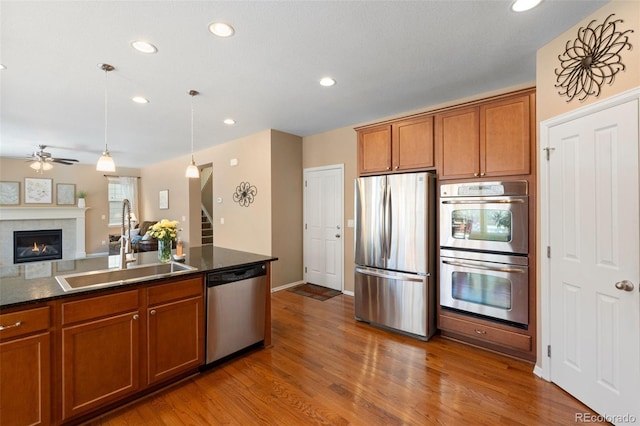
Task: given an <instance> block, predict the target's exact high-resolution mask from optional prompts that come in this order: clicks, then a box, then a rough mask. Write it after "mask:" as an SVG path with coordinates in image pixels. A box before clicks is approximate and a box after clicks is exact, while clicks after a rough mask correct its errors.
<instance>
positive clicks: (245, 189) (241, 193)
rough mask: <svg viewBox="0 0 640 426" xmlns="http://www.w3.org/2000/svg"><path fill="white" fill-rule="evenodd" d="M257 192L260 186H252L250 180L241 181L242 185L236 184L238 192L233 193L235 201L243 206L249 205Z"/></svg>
mask: <svg viewBox="0 0 640 426" xmlns="http://www.w3.org/2000/svg"><path fill="white" fill-rule="evenodd" d="M257 194H258V188H256V187H255V186H251V184H250V183H249V182H240V185H238V186H236V192H234V193H233V201H235V202H236V203H238V204H240V205H241V206H242V207H249V204H251V203H253V200H254V199H255V197H256V195H257Z"/></svg>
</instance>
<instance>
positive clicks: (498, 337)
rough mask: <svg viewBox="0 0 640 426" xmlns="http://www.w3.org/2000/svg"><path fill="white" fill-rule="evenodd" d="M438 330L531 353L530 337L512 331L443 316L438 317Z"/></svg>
mask: <svg viewBox="0 0 640 426" xmlns="http://www.w3.org/2000/svg"><path fill="white" fill-rule="evenodd" d="M440 328H441V329H442V330H444V331H451V332H453V333H459V334H464V335H466V336H469V337H473V338H474V339H477V340H483V341H486V342H490V343H494V344H497V345H501V346H506V347H510V348H513V349H518V350H521V351H527V352H529V351H531V336H527V335H525V334H520V333H514V332H512V331H508V330H502V329H499V328H494V327H490V326H486V325H482V324H478V323H475V322H472V321H466V320H463V319H458V318H452V317H448V316H444V315H441V316H440Z"/></svg>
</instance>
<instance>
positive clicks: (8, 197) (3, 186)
mask: <svg viewBox="0 0 640 426" xmlns="http://www.w3.org/2000/svg"><path fill="white" fill-rule="evenodd" d="M0 204H1V205H13V204H20V182H0Z"/></svg>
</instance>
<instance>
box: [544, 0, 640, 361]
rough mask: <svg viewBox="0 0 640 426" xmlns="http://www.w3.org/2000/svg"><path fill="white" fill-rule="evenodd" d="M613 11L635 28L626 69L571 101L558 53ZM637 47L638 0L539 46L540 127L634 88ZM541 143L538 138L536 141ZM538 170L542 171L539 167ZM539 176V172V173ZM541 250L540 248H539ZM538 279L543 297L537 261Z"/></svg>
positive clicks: (638, 81) (612, 6)
mask: <svg viewBox="0 0 640 426" xmlns="http://www.w3.org/2000/svg"><path fill="white" fill-rule="evenodd" d="M612 13H614V14H615V16H614V18H615V19H622V20H623V21H624V22H622V23H621V24H616V29H617V30H618V31H625V30H628V29H632V30H633V31H634V32H633V33H631V34H629V43H631V45H632V46H633V49H632V50H623V51H622V52H621V56H622V63H623V64H624V65H625V67H626V69H625V70H624V71H620V72H619V73H618V74H616V76H615V80H614V81H613V84H612V85H608V84H606V85H604V86H602V92H601V94H600V96H599V97H597V98H596V97H592V96H591V97H588V98H587V99H586V100H584V101H583V102H580V101H579V100H578V97H576V98H574V99H573V100H572V101H570V102H567V99H568V98H567V97H566V96H560V95H559V94H558V89H557V88H556V87H554V85H555V84H556V76H555V72H554V70H555V69H556V68H558V66H559V61H558V55H560V54H562V53H563V52H564V51H565V44H566V42H567V41H569V40H574V39H575V38H576V36H577V32H578V29H579V28H580V27H585V26H587V25H588V24H589V22H591V21H592V20H594V19H595V20H596V25H599V24H601V23H602V22H604V20H605V19H606V18H607V17H608V16H609V15H610V14H612ZM638 48H640V2H639V1H636V0H634V1H612V2H610V3H607V4H606V5H605V6H603V7H602V8H601V9H599V10H598V11H597V12H595V13H593V14H592V15H591V16H589V17H588V18H586V19H584V20H583V21H582V22H578V23H577V24H576V25H575V26H574V27H572V28H570V29H568V30H567V31H565V32H564V33H563V34H561V35H560V36H558V37H557V38H556V39H554V40H553V41H551V42H550V43H549V44H547V45H546V46H544V47H543V48H541V49H540V50H538V54H537V60H536V86H537V90H536V92H537V96H536V97H537V119H538V127H539V126H540V122H542V121H545V120H547V119H550V118H553V117H555V116H558V115H560V114H564V113H567V112H570V111H573V110H575V109H577V108H580V107H583V106H585V105H590V104H592V103H594V102H598V101H600V100H603V99H606V98H609V97H611V96H614V95H617V94H620V93H622V92H625V91H628V90H630V89H634V88H637V87H640V54H639V53H638ZM537 143H538V144H539V141H537ZM538 172H539V171H538ZM538 176H539V173H538ZM537 209H538V215H537V218H538V226H537V229H538V230H539V231H538V232H540V201H539V200H538V206H537ZM537 239H538V241H540V234H538V236H537ZM538 251H539V252H540V251H541V249H540V248H539V249H538ZM537 267H538V273H537V274H536V275H537V276H538V282H537V292H538V294H537V300H538V301H540V297H541V294H540V291H541V287H542V285H541V282H540V277H541V274H540V263H539V262H538V265H537ZM540 305H541V303H538V305H537V309H538V313H537V318H538V325H537V330H538V339H537V341H538V349H537V353H538V361H537V364H538V365H541V361H540V356H539V355H540V354H541V353H542V348H541V347H540V344H541V342H542V338H541V336H540V333H541V332H542V328H541V326H540V320H541V306H540Z"/></svg>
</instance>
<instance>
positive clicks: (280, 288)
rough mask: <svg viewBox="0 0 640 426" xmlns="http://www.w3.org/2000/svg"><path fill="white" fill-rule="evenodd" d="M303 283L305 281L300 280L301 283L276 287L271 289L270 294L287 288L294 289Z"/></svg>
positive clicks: (296, 282)
mask: <svg viewBox="0 0 640 426" xmlns="http://www.w3.org/2000/svg"><path fill="white" fill-rule="evenodd" d="M304 283H305V281H304V280H301V281H295V282H292V283H289V284H285V285H279V286H278V287H275V288H272V289H271V293H277V292H278V291H280V290H286V289H288V288H291V287H295V286H297V285H300V284H304Z"/></svg>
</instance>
